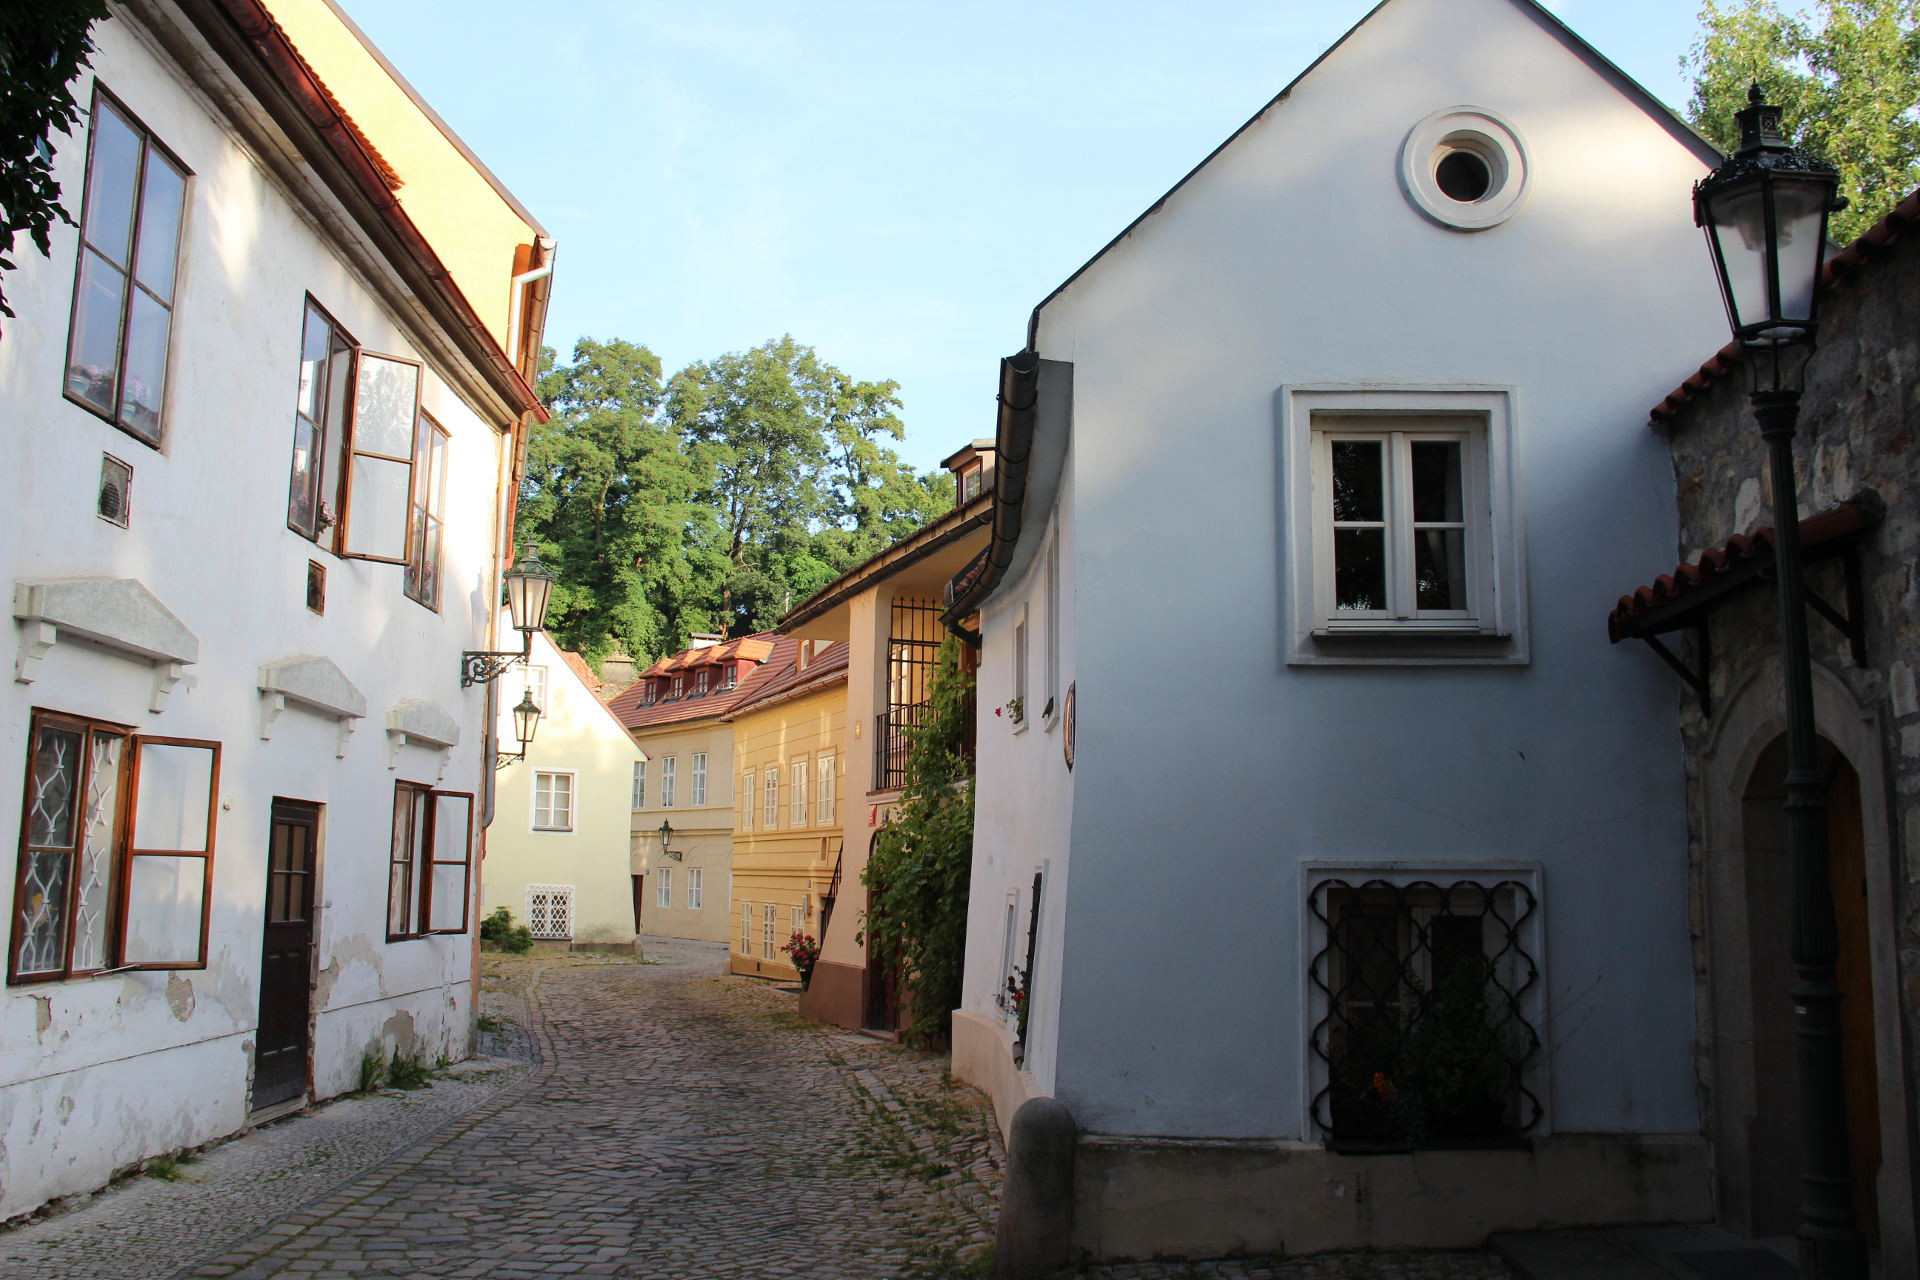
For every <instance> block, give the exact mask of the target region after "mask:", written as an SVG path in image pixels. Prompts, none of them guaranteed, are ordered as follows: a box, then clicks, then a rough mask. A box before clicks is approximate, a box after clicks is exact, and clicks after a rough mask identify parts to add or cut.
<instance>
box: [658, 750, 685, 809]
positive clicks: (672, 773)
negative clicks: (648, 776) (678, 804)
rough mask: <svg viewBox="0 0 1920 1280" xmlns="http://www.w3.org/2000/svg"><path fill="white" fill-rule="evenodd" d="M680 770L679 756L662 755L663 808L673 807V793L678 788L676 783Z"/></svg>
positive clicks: (661, 801)
mask: <svg viewBox="0 0 1920 1280" xmlns="http://www.w3.org/2000/svg"><path fill="white" fill-rule="evenodd" d="M679 772H680V757H679V756H661V757H660V807H661V808H662V809H671V808H673V802H674V798H675V797H674V794H673V793H674V791H675V789H676V788H675V786H674V784H675V783H676V782H678V781H679V778H678V776H677V775H678V774H679Z"/></svg>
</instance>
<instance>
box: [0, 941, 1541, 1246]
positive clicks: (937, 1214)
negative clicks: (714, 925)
mask: <svg viewBox="0 0 1920 1280" xmlns="http://www.w3.org/2000/svg"><path fill="white" fill-rule="evenodd" d="M647 949H648V955H649V957H650V959H649V961H648V962H646V963H640V962H636V961H634V960H632V959H630V958H625V957H603V956H590V955H570V954H536V955H534V956H529V957H524V958H519V957H507V956H489V957H487V961H486V980H485V983H484V990H483V993H482V999H483V1008H484V1009H485V1010H486V1012H488V1013H489V1014H491V1015H492V1016H493V1018H494V1019H495V1020H496V1021H497V1029H495V1030H493V1031H491V1032H487V1033H483V1035H482V1043H481V1048H482V1050H483V1052H484V1054H485V1056H482V1057H479V1058H476V1059H474V1060H473V1061H472V1062H470V1063H463V1064H460V1065H459V1066H458V1067H456V1068H454V1069H452V1071H450V1072H449V1073H448V1074H447V1075H446V1076H444V1077H442V1078H441V1079H439V1080H437V1081H436V1082H435V1084H434V1087H433V1088H431V1089H426V1090H420V1091H417V1092H411V1093H399V1092H393V1091H386V1092H382V1093H379V1094H375V1095H371V1096H366V1097H359V1098H353V1099H346V1100H342V1101H339V1102H335V1103H332V1104H329V1105H327V1106H324V1107H320V1108H318V1109H316V1110H315V1111H314V1112H312V1113H311V1114H308V1115H304V1116H301V1117H298V1118H295V1119H291V1120H286V1121H282V1122H280V1123H279V1124H275V1125H272V1126H269V1127H267V1128H264V1129H260V1130H256V1131H255V1132H253V1133H250V1134H248V1135H247V1136H245V1137H243V1138H241V1139H239V1140H237V1141H234V1142H230V1143H227V1144H225V1145H223V1146H220V1147H217V1148H214V1149H213V1150H210V1151H208V1152H206V1153H203V1154H202V1155H201V1156H200V1158H199V1159H198V1160H196V1161H195V1162H193V1163H191V1164H186V1165H182V1166H181V1168H180V1169H179V1171H178V1173H179V1176H178V1177H177V1178H176V1180H174V1181H161V1180H158V1179H155V1178H151V1177H149V1178H141V1179H137V1180H135V1181H133V1182H130V1183H127V1184H125V1185H123V1186H121V1187H118V1188H115V1189H113V1190H111V1191H108V1192H105V1193H103V1194H101V1195H99V1196H96V1197H92V1198H91V1199H90V1201H89V1202H87V1203H84V1204H80V1205H78V1206H77V1207H74V1208H72V1209H71V1211H69V1212H65V1213H62V1214H59V1215H57V1216H54V1217H51V1218H48V1219H46V1220H44V1221H41V1222H37V1223H33V1224H30V1225H28V1226H25V1227H22V1228H19V1229H17V1230H14V1231H11V1232H6V1233H0V1280H215V1278H220V1280H266V1278H267V1277H275V1278H276V1280H292V1278H294V1277H299V1278H301V1280H306V1278H307V1277H313V1276H342V1277H345V1276H353V1277H357V1278H359V1280H392V1278H395V1277H416V1276H417V1277H481V1276H484V1277H489V1278H490V1280H491V1278H494V1277H498V1278H500V1280H518V1278H521V1277H546V1276H613V1277H624V1278H626V1280H707V1278H708V1277H712V1278H714V1280H721V1278H726V1277H737V1278H740V1280H761V1278H763V1277H764V1278H767V1280H778V1278H783V1277H822V1278H823V1280H860V1278H863V1277H898V1278H899V1280H936V1278H937V1277H948V1276H964V1275H980V1274H985V1266H986V1264H987V1262H988V1255H987V1253H986V1243H987V1241H989V1240H990V1239H991V1237H992V1224H993V1215H994V1203H995V1200H996V1197H997V1196H998V1193H999V1186H1000V1171H1001V1165H1002V1160H1003V1154H1002V1152H1001V1149H1000V1143H999V1137H998V1134H997V1132H996V1131H995V1130H994V1127H993V1125H992V1123H991V1117H990V1115H989V1113H988V1110H987V1108H986V1104H985V1102H984V1100H983V1099H982V1098H980V1096H979V1095H978V1094H976V1093H973V1092H972V1091H970V1090H967V1089H964V1088H959V1089H956V1088H954V1087H952V1085H951V1084H950V1082H949V1081H948V1079H947V1076H946V1072H945V1061H944V1059H942V1058H940V1057H938V1056H935V1055H931V1054H923V1053H917V1052H914V1051H912V1050H907V1049H902V1048H899V1047H897V1046H894V1045H889V1044H882V1043H879V1042H876V1041H873V1040H870V1039H867V1038H865V1037H862V1036H857V1035H851V1034H846V1033H843V1032H840V1031H837V1030H835V1029H833V1028H828V1027H821V1026H818V1025H817V1024H813V1023H810V1022H807V1021H805V1020H804V1019H801V1018H799V1017H798V1016H797V1015H796V1014H795V1012H794V997H793V995H792V994H791V993H789V992H786V991H782V990H780V989H777V988H774V987H770V986H768V985H766V984H763V983H760V982H756V981H753V980H749V979H737V978H723V977H719V976H717V975H718V972H719V970H720V968H721V967H722V965H723V963H724V952H723V951H722V950H721V949H720V948H719V947H718V946H714V945H709V944H700V943H679V942H671V941H668V940H664V939H649V940H648V942H647ZM1069 1274H1071V1275H1075V1276H1085V1277H1092V1278H1095V1280H1505V1278H1506V1277H1508V1276H1509V1275H1510V1273H1509V1272H1508V1271H1507V1270H1506V1269H1505V1268H1504V1267H1503V1266H1502V1265H1501V1264H1500V1263H1499V1262H1497V1261H1496V1260H1494V1259H1493V1258H1492V1257H1491V1255H1487V1254H1481V1253H1449V1254H1420V1255H1411V1254H1346V1255H1323V1256H1320V1257H1314V1258H1303V1259H1292V1260H1287V1261H1278V1260H1264V1261H1263V1260H1229V1261H1220V1262H1198V1263H1183V1262H1152V1263H1128V1264H1121V1265H1110V1266H1100V1267H1087V1268H1082V1269H1080V1270H1078V1271H1074V1272H1071V1273H1069Z"/></svg>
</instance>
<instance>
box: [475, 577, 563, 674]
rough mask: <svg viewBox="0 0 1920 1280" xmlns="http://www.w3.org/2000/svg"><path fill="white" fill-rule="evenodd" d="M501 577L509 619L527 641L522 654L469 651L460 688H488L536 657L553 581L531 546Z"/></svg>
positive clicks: (551, 594)
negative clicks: (511, 669) (535, 646)
mask: <svg viewBox="0 0 1920 1280" xmlns="http://www.w3.org/2000/svg"><path fill="white" fill-rule="evenodd" d="M502 577H503V578H504V579H505V581H506V585H507V616H508V618H509V619H510V620H511V621H512V623H513V629H514V630H515V631H518V632H519V633H520V634H521V635H522V636H524V637H525V643H524V644H523V645H522V646H521V649H520V652H519V653H494V652H490V651H487V650H473V649H469V650H468V651H466V652H465V653H463V654H461V655H460V687H461V688H462V689H464V688H466V687H467V686H468V685H474V684H485V683H486V682H487V681H489V680H493V679H496V678H498V677H499V675H500V674H501V673H502V672H504V671H505V670H506V669H507V668H508V667H511V666H513V665H514V664H515V663H518V662H525V661H526V660H527V659H528V658H529V657H531V656H532V655H533V633H534V632H536V631H538V630H539V629H540V628H541V627H544V626H545V625H546V624H547V602H548V601H549V600H551V599H552V598H553V582H554V578H553V575H552V574H551V573H549V572H548V571H547V566H545V565H544V564H541V563H540V553H539V552H538V551H536V550H534V547H533V544H532V543H531V542H529V543H528V544H527V545H526V549H525V550H523V551H522V552H521V553H520V562H519V563H518V564H516V565H514V566H513V568H511V569H509V570H507V571H506V573H505V574H503V575H502Z"/></svg>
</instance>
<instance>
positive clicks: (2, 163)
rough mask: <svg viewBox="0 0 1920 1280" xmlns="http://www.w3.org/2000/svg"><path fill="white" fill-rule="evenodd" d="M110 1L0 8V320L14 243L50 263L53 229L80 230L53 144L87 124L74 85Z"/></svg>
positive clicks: (38, 0)
mask: <svg viewBox="0 0 1920 1280" xmlns="http://www.w3.org/2000/svg"><path fill="white" fill-rule="evenodd" d="M106 16H107V6H106V0H32V2H31V3H22V4H4V5H0V315H5V316H11V315H12V314H13V309H12V308H11V307H9V306H8V305H7V295H6V290H5V288H4V282H5V278H6V273H7V272H8V271H11V270H12V269H13V266H14V263H13V261H12V260H11V258H10V257H9V256H8V255H10V254H12V252H13V242H14V237H15V236H16V235H17V234H19V233H20V232H22V231H24V232H26V233H27V234H28V235H29V236H31V237H32V238H33V243H34V247H35V248H37V249H39V250H40V253H41V255H42V256H45V255H46V254H47V252H48V251H49V249H50V248H51V242H50V241H49V239H48V233H49V232H50V231H51V230H52V228H53V224H54V223H55V222H56V221H58V222H64V223H66V224H67V225H68V226H72V225H73V218H72V217H71V216H70V215H69V214H68V213H67V211H66V209H65V208H64V207H63V206H62V205H61V203H60V184H59V183H58V182H56V181H55V180H54V177H53V151H52V149H51V148H50V146H49V145H48V144H49V140H50V139H51V138H52V136H53V133H54V131H55V130H58V131H59V132H61V133H67V132H69V131H70V130H71V129H72V128H73V125H74V123H75V122H76V121H78V120H79V118H80V110H79V108H78V107H77V106H76V105H75V104H74V101H73V89H72V84H73V79H74V77H75V76H77V75H79V74H80V68H81V67H83V66H85V65H86V64H87V56H88V55H89V54H91V53H92V52H93V41H92V40H91V39H90V38H89V37H88V34H87V33H88V32H89V31H90V30H91V29H92V27H93V24H94V23H96V22H98V21H99V20H100V19H102V18H104V17H106Z"/></svg>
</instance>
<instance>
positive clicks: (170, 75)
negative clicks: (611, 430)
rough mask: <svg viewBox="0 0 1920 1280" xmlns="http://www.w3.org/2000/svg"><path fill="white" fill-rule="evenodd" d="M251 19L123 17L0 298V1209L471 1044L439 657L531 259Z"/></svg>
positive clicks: (514, 236) (501, 530)
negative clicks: (9, 632)
mask: <svg viewBox="0 0 1920 1280" xmlns="http://www.w3.org/2000/svg"><path fill="white" fill-rule="evenodd" d="M271 8H272V12H271V13H270V12H269V10H268V7H266V6H262V5H260V4H256V3H252V2H251V0H238V2H234V3H227V4H224V5H217V6H216V5H210V4H200V3H192V2H190V0H182V2H181V3H177V4H176V3H172V2H171V0H135V2H133V3H129V4H125V5H122V4H116V5H114V6H113V9H112V15H113V16H112V17H110V18H109V19H107V20H105V21H103V22H101V23H100V24H98V25H97V26H96V27H95V29H94V38H95V41H96V42H97V45H98V51H97V52H96V53H95V54H94V56H93V59H92V69H91V71H89V72H86V73H84V74H83V75H82V77H81V79H80V81H79V83H78V84H77V86H76V93H77V99H78V101H79V102H80V104H81V106H82V109H83V112H84V113H85V118H84V121H83V124H82V126H81V127H80V128H78V129H76V131H75V134H74V136H72V137H58V136H57V137H56V138H55V139H54V140H53V141H54V144H55V161H54V163H55V169H56V173H57V176H58V178H59V180H60V182H61V184H62V187H63V189H64V192H65V193H66V198H67V200H69V201H70V202H71V206H72V210H73V212H74V214H75V216H76V217H77V218H78V220H79V222H80V224H81V225H80V229H79V230H78V231H75V230H73V229H65V230H56V232H55V234H54V237H53V252H52V256H51V258H50V259H46V258H42V257H41V256H40V255H39V254H37V253H34V252H31V251H26V252H22V253H20V254H18V255H17V256H18V259H19V263H20V265H19V267H18V269H17V270H15V271H12V272H10V273H9V274H8V276H7V293H8V297H9V299H10V301H11V302H12V304H13V305H14V307H15V308H16V309H17V310H18V312H19V319H18V320H16V321H13V322H9V323H8V324H7V325H6V326H5V334H4V338H0V432H4V433H5V435H6V437H7V439H8V443H9V445H10V448H11V452H12V456H13V459H14V461H13V463H12V465H10V466H8V467H6V468H4V469H0V503H3V505H4V510H5V511H6V512H7V515H6V517H5V521H6V525H5V533H4V535H0V579H4V581H5V582H6V583H7V584H8V587H9V590H10V592H11V596H12V600H13V616H14V619H15V622H16V627H15V630H14V632H13V637H12V643H13V652H12V654H11V655H10V657H11V665H12V676H13V678H12V679H11V680H9V681H7V682H6V684H5V686H4V694H0V760H5V761H10V762H12V764H10V765H9V768H12V769H15V770H17V771H18V772H17V773H16V776H22V775H24V778H25V783H24V786H20V787H15V786H5V787H0V828H4V829H6V830H8V831H18V832H19V833H20V837H19V838H20V845H19V849H20V852H19V854H18V861H17V864H16V868H15V871H14V873H13V874H11V875H8V876H6V877H5V878H4V884H5V888H4V889H0V893H3V894H4V895H5V898H4V901H5V904H6V908H5V912H4V917H3V918H4V926H3V927H4V928H5V930H6V939H7V948H6V955H7V981H6V986H5V988H4V990H3V991H0V1153H3V1154H0V1219H4V1218H7V1217H11V1216H13V1215H16V1214H19V1213H23V1212H25V1211H28V1210H31V1209H33V1208H34V1207H36V1206H37V1205H40V1204H41V1203H43V1202H45V1201H46V1200H48V1199H50V1198H53V1197H57V1196H61V1195H65V1194H68V1193H72V1192H78V1191H83V1190H87V1189H90V1188H93V1187H97V1186H99V1185H101V1184H103V1183H105V1182H106V1181H107V1180H108V1178H109V1177H110V1176H111V1175H112V1174H113V1173H115V1172H116V1171H117V1170H122V1169H125V1168H127V1167H129V1166H131V1165H134V1164H137V1163H138V1162H139V1161H141V1160H143V1159H145V1158H148V1157H151V1156H154V1155H157V1154H161V1153H166V1152H170V1151H174V1150H177V1149H180V1148H183V1147H190V1146H194V1145H197V1144H201V1143H205V1142H208V1141H211V1140H214V1139H217V1138H219V1137H221V1136H223V1135H227V1134H231V1133H234V1132H236V1131H238V1130H240V1129H242V1128H243V1127H245V1126H246V1125H248V1124H249V1123H250V1121H252V1120H258V1119H259V1118H260V1117H262V1116H264V1115H271V1114H276V1113H277V1112H278V1111H279V1110H281V1109H284V1108H288V1107H297V1106H299V1105H301V1103H302V1101H303V1100H308V1099H319V1098H325V1097H328V1096H331V1095H335V1094H339V1093H342V1092H345V1091H348V1090H352V1089H355V1088H357V1087H359V1085H360V1083H361V1073H362V1061H363V1058H364V1057H366V1056H367V1055H373V1056H376V1057H378V1058H380V1059H382V1060H391V1059H392V1058H393V1057H394V1056H395V1055H396V1054H407V1055H411V1056H415V1057H418V1058H421V1059H424V1060H427V1061H434V1060H438V1059H446V1058H459V1057H463V1056H465V1055H466V1054H468V1053H469V1052H470V1044H471V1037H472V1025H473V1019H472V1001H473V988H474V973H475V964H476V956H475V948H474V945H473V938H472V933H471V927H472V911H471V909H470V908H471V904H472V892H471V890H472V887H473V884H474V880H475V876H474V850H475V849H476V848H477V843H478V838H479V831H480V828H481V826H482V825H483V824H484V823H485V821H486V817H487V811H488V804H489V799H488V787H489V784H490V779H491V774H492V770H491V769H490V768H489V767H488V755H489V751H490V748H491V742H490V734H489V728H490V723H489V715H488V705H487V703H488V693H487V691H486V690H485V689H484V688H462V686H461V665H462V664H461V653H462V651H463V650H469V649H473V650H481V649H498V648H502V647H504V646H503V645H502V644H501V643H498V642H496V637H495V636H494V634H493V632H494V623H493V616H494V613H495V602H497V601H498V600H499V598H500V580H499V571H500V568H501V560H500V551H501V548H502V545H503V543H504V541H505V539H506V536H507V532H508V528H507V525H508V521H509V520H510V517H511V512H510V506H509V503H508V495H509V494H510V493H511V480H512V475H511V472H512V466H513V460H514V457H515V444H516V442H517V440H518V439H519V436H520V431H521V424H522V423H523V422H524V421H525V419H526V417H527V416H528V415H531V414H535V413H537V412H539V410H538V406H537V404H536V402H535V401H534V399H533V397H532V394H531V392H530V391H529V389H528V385H527V382H526V378H525V374H526V372H528V371H530V370H531V364H530V363H529V362H530V360H531V359H532V358H533V356H534V355H536V354H537V352H538V350H539V329H540V326H541V323H542V317H543V313H544V302H543V297H544V289H545V287H546V285H545V271H544V266H545V265H547V264H550V262H551V252H552V243H551V241H549V240H545V239H544V238H543V236H542V235H541V233H540V231H539V228H538V226H537V225H536V224H534V223H533V222H532V221H531V219H530V218H529V217H528V216H526V215H525V213H524V211H523V210H520V209H519V206H518V205H517V204H515V203H514V202H513V200H512V197H511V196H510V195H508V194H507V193H506V192H505V191H504V190H502V189H500V188H499V187H498V186H497V184H495V183H494V182H493V180H492V179H491V177H490V176H488V175H487V174H486V172H485V170H484V169H482V168H480V167H479V166H478V162H477V161H475V160H474V159H473V158H472V157H471V156H470V155H469V154H468V153H467V152H466V151H465V149H464V148H463V147H462V146H461V145H460V143H459V142H458V140H457V139H455V138H453V136H452V135H451V134H450V133H447V132H446V131H445V127H444V125H441V124H440V123H439V122H438V120H437V119H436V118H434V117H432V116H431V113H430V112H428V111H427V110H426V108H425V106H424V104H422V103H420V102H419V101H418V100H417V99H416V98H414V97H413V96H412V94H411V91H410V90H408V89H407V88H406V86H405V83H404V81H401V80H399V79H398V77H397V75H396V74H395V73H393V72H392V70H391V68H389V67H387V66H386V64H385V63H384V62H383V61H381V60H380V58H379V56H378V54H377V53H375V52H374V51H373V50H372V49H371V47H370V46H367V45H366V44H365V43H364V41H363V40H361V39H360V37H359V35H358V33H357V32H355V31H353V30H352V28H351V27H350V26H348V25H346V24H345V23H344V20H343V19H341V18H340V17H339V16H338V15H337V13H335V12H334V11H333V10H331V9H330V8H328V7H327V6H325V5H324V4H321V3H318V2H317V0H274V3H273V4H272V5H271ZM276 19H277V21H276ZM289 31H300V32H303V33H307V34H303V35H302V36H301V37H300V39H301V45H300V47H299V48H298V49H297V50H296V48H295V44H294V42H293V37H291V36H289V34H288V32H289ZM322 36H325V37H326V39H322V38H321V37H322ZM323 74H324V75H325V76H326V77H327V79H326V81H325V83H323V82H322V80H321V76H322V75H323ZM436 200H438V201H440V202H442V204H441V205H440V206H436V204H435V202H436ZM448 206H451V208H449V207H448ZM436 208H438V212H436ZM21 247H22V248H23V249H25V246H24V245H23V246H21ZM449 264H451V265H449ZM516 271H517V272H521V273H522V275H521V277H520V278H518V279H516V278H515V274H514V273H515V272H516ZM506 352H512V353H513V355H512V356H511V357H510V356H509V355H507V354H505V353H506ZM515 639H517V637H515ZM513 647H514V648H516V649H517V648H518V645H517V644H515V645H514V646H513Z"/></svg>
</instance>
